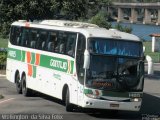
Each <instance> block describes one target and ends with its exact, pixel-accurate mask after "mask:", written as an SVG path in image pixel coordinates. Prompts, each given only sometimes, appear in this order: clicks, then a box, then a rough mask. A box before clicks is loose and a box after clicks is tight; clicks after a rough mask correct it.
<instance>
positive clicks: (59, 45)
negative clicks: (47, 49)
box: [55, 32, 67, 54]
mask: <svg viewBox="0 0 160 120" xmlns="http://www.w3.org/2000/svg"><path fill="white" fill-rule="evenodd" d="M66 38H67V34H66V32H59V34H58V38H57V41H56V46H55V52H58V53H61V54H65V53H66V52H65V49H66Z"/></svg>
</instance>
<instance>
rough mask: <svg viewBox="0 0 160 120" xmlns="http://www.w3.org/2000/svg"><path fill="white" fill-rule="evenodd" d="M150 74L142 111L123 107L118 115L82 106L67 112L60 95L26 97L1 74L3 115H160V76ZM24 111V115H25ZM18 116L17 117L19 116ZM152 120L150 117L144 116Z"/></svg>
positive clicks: (89, 119) (72, 118) (66, 119)
mask: <svg viewBox="0 0 160 120" xmlns="http://www.w3.org/2000/svg"><path fill="white" fill-rule="evenodd" d="M158 77H159V76H157V77H156V78H155V77H154V76H146V79H145V85H144V92H145V94H144V97H143V104H142V108H141V110H140V112H127V111H120V112H119V113H118V114H117V115H114V114H112V115H108V114H107V112H106V114H100V113H99V112H98V111H97V112H94V113H92V112H84V111H82V110H81V109H79V110H77V111H75V112H66V111H65V106H64V105H63V104H62V103H61V102H60V101H59V100H57V99H54V98H52V97H49V96H45V95H42V94H36V95H35V96H32V97H24V96H23V95H19V94H17V92H16V88H15V85H14V84H12V83H10V82H9V81H7V80H6V79H5V77H0V94H3V95H4V97H5V98H4V99H1V100H0V119H3V120H4V119H7V117H8V118H12V119H17V118H18V117H20V116H13V115H12V116H9V115H10V114H14V115H15V114H16V115H21V119H25V118H26V119H29V118H30V119H32V120H33V119H48V120H50V119H59V120H61V119H63V120H99V119H101V120H104V119H105V120H106V119H113V120H118V119H128V120H129V119H144V118H158V119H160V116H159V117H158V116H157V115H160V87H159V86H160V77H159V78H158ZM22 115H23V116H22ZM16 117H17V118H16ZM144 120H150V119H144Z"/></svg>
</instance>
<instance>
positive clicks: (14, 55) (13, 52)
mask: <svg viewBox="0 0 160 120" xmlns="http://www.w3.org/2000/svg"><path fill="white" fill-rule="evenodd" d="M8 55H9V56H10V57H13V58H16V51H11V50H10V51H9V52H8Z"/></svg>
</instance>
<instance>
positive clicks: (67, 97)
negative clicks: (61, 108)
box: [65, 89, 73, 112]
mask: <svg viewBox="0 0 160 120" xmlns="http://www.w3.org/2000/svg"><path fill="white" fill-rule="evenodd" d="M65 103H66V111H67V112H72V111H73V105H72V104H71V103H70V102H69V89H67V92H66V99H65Z"/></svg>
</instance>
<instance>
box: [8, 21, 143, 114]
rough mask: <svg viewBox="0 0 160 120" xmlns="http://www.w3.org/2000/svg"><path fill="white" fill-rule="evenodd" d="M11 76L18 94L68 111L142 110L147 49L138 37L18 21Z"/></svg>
mask: <svg viewBox="0 0 160 120" xmlns="http://www.w3.org/2000/svg"><path fill="white" fill-rule="evenodd" d="M6 77H7V79H8V80H9V81H11V82H13V83H15V84H16V89H17V92H18V93H19V94H23V95H24V96H29V95H30V94H31V93H32V91H38V92H40V93H43V94H46V95H48V96H52V97H54V98H58V99H60V100H62V101H64V103H65V108H66V111H73V110H74V106H78V107H81V108H84V109H85V108H86V109H103V110H105V109H106V110H116V111H119V110H127V111H139V110H140V108H141V103H142V97H143V86H144V54H143V45H142V42H141V40H140V39H139V38H138V37H137V36H135V35H132V34H129V33H124V32H121V31H118V30H115V29H109V30H107V29H105V28H100V27H99V26H97V25H95V24H89V23H83V22H74V21H64V20H43V21H37V22H27V21H25V20H19V21H15V22H14V23H12V25H11V30H10V38H9V44H8V56H7V68H6Z"/></svg>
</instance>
